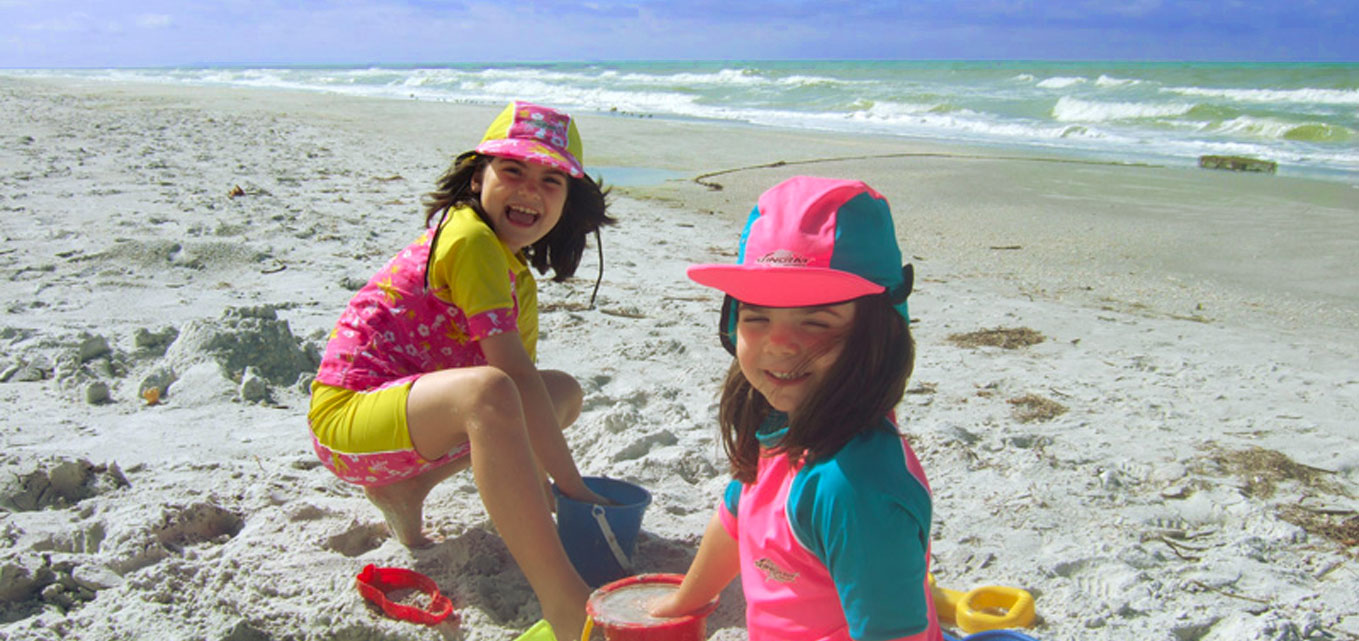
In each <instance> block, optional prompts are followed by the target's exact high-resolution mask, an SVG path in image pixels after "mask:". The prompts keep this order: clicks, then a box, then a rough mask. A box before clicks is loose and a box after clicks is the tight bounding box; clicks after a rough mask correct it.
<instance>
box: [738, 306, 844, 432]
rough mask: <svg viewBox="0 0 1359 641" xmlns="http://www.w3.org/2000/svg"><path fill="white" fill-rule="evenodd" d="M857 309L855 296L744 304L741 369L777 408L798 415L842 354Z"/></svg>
mask: <svg viewBox="0 0 1359 641" xmlns="http://www.w3.org/2000/svg"><path fill="white" fill-rule="evenodd" d="M854 313H855V303H854V302H853V301H851V302H848V303H841V304H839V305H827V306H824V307H790V308H773V307H756V306H754V305H746V304H744V303H742V304H741V307H740V309H739V310H738V312H737V317H736V360H737V362H738V363H740V365H741V373H743V374H745V377H746V380H748V381H750V384H751V385H752V386H754V387H755V389H757V390H759V392H760V393H761V394H763V395H764V397H765V400H767V401H769V404H770V405H771V406H773V408H774V409H776V410H779V411H781V412H786V413H788V414H795V413H796V411H797V408H798V406H799V405H801V404H802V402H803V401H804V400H806V399H807V398H808V397H809V396H811V394H812V392H814V391H815V390H816V389H817V388H819V387H820V386H821V383H822V381H824V380H825V376H826V374H827V372H829V371H830V369H831V367H832V366H833V365H835V361H836V360H837V359H838V358H839V357H840V352H841V351H842V350H843V349H844V336H845V332H846V331H848V329H849V327H850V325H852V324H853V322H854Z"/></svg>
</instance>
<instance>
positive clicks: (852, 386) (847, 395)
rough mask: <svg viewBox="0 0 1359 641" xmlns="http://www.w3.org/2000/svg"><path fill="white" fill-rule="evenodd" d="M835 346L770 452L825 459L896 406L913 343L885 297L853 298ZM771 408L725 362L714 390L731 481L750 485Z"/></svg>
mask: <svg viewBox="0 0 1359 641" xmlns="http://www.w3.org/2000/svg"><path fill="white" fill-rule="evenodd" d="M842 340H843V341H844V348H843V351H842V352H841V353H840V356H839V358H838V359H836V361H835V363H834V364H833V365H832V366H831V368H830V371H829V372H827V373H826V376H825V377H823V379H822V380H823V381H824V382H823V383H822V384H821V386H820V387H818V388H817V389H815V390H813V391H812V393H811V394H810V395H808V396H807V398H806V399H805V400H804V401H803V402H802V405H801V406H800V407H799V408H798V411H797V412H796V414H793V415H791V416H789V425H788V434H787V435H786V436H785V437H783V439H782V440H781V441H780V442H779V444H778V446H777V447H776V448H775V450H774V451H776V452H779V453H786V454H787V455H788V456H789V457H790V458H791V459H792V460H795V461H797V460H800V461H802V462H803V463H810V462H813V461H816V460H818V459H821V458H824V457H828V456H831V455H833V454H835V453H836V452H838V451H839V450H840V448H842V447H844V446H845V444H846V443H848V442H849V441H850V439H852V438H854V437H855V436H858V435H859V434H860V433H862V432H865V431H868V430H873V429H879V428H880V427H881V426H882V422H881V420H880V419H881V418H882V417H884V416H887V415H888V414H889V413H890V412H891V411H892V408H893V407H896V404H897V403H898V402H900V401H901V397H902V395H903V394H905V392H906V381H907V380H908V379H910V377H911V371H912V369H913V368H914V366H915V341H914V339H912V338H911V328H910V327H909V326H908V325H907V323H906V319H905V318H904V317H902V315H901V314H899V313H898V312H897V311H896V309H895V308H893V307H892V304H891V302H889V301H888V298H887V295H886V294H876V295H873V296H865V297H863V298H859V299H857V301H856V309H855V313H854V320H853V322H852V323H851V324H850V327H849V328H848V330H847V332H846V334H845V336H844V337H843V338H842ZM772 410H773V407H771V406H770V405H769V402H768V401H767V400H765V398H764V395H763V394H761V393H760V392H759V391H758V390H756V389H755V387H754V386H753V385H751V384H750V381H748V380H746V377H745V375H744V374H742V373H741V365H740V363H739V362H737V361H735V360H733V361H732V365H731V369H730V370H729V371H728V372H727V379H726V382H724V383H723V385H722V402H721V406H720V409H719V410H718V422H719V424H720V428H721V432H722V446H723V448H724V449H725V450H726V452H727V458H728V460H729V461H730V462H731V468H732V474H733V475H734V476H735V477H736V479H737V480H740V481H742V482H745V483H750V482H753V481H754V480H755V472H756V470H757V468H758V465H759V457H760V443H759V441H758V440H757V439H756V437H755V433H756V431H757V430H758V429H759V428H760V425H761V424H762V423H763V422H764V420H765V418H766V417H767V416H769V413H770V412H771V411H772Z"/></svg>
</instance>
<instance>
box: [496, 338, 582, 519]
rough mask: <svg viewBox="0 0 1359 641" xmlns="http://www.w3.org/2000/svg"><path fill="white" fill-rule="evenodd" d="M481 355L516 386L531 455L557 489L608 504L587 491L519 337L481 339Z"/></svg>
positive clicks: (578, 497) (536, 369)
mask: <svg viewBox="0 0 1359 641" xmlns="http://www.w3.org/2000/svg"><path fill="white" fill-rule="evenodd" d="M481 352H482V354H484V355H485V356H486V362H487V363H489V364H490V365H491V366H493V367H495V368H497V369H499V370H501V371H503V372H505V373H506V374H507V375H509V377H510V379H512V380H513V381H514V384H515V385H516V386H518V388H519V399H520V402H521V404H522V405H523V410H524V422H525V424H526V426H527V427H528V437H529V443H531V444H532V445H533V455H534V457H535V458H537V460H538V462H539V464H541V465H542V466H543V468H545V469H546V470H547V473H548V474H549V475H551V476H552V479H553V480H554V481H556V483H557V487H558V489H560V490H561V491H562V493H563V494H565V495H567V496H569V497H571V498H573V499H576V500H578V501H588V502H591V503H608V501H607V500H606V499H604V498H602V497H600V496H599V495H597V494H595V493H594V492H592V491H590V489H589V488H587V487H586V486H585V481H584V480H582V479H581V477H580V470H579V469H577V468H576V461H575V459H573V458H571V451H570V449H568V448H567V446H566V437H565V436H563V435H562V430H561V426H560V425H558V424H557V414H556V410H555V408H554V407H553V406H552V398H551V397H550V396H549V395H548V393H547V385H545V384H544V383H543V377H542V375H540V374H539V373H538V368H537V366H535V365H534V364H533V360H532V359H530V358H529V355H528V352H527V351H525V350H524V344H523V343H521V342H519V335H518V334H516V333H514V332H504V333H500V334H495V335H493V336H487V337H486V338H484V339H482V340H481Z"/></svg>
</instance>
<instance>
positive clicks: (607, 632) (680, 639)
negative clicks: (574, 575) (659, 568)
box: [581, 574, 717, 641]
mask: <svg viewBox="0 0 1359 641" xmlns="http://www.w3.org/2000/svg"><path fill="white" fill-rule="evenodd" d="M683 580H684V576H683V575H680V574H639V575H637V576H630V577H627V578H625V579H619V580H617V581H614V582H613V583H609V584H607V585H604V586H603V587H601V588H599V589H598V590H595V591H594V593H593V594H591V595H590V600H589V601H586V603H585V616H586V617H588V618H589V623H590V624H592V625H593V627H596V628H598V629H599V631H600V632H602V633H603V634H604V640H605V641H703V639H704V638H705V636H706V634H707V626H708V615H709V614H712V611H713V610H714V609H716V608H717V599H716V598H714V599H713V600H712V602H711V603H709V604H708V605H706V606H703V608H702V609H700V610H698V611H697V612H693V613H690V614H686V615H684V616H682V617H674V618H671V619H658V618H656V617H653V616H651V615H649V614H647V606H648V605H649V604H650V603H651V602H652V601H654V600H655V599H657V598H659V597H661V596H664V595H665V594H667V593H669V592H674V591H675V590H677V589H679V584H680V583H681V582H682V581H683ZM590 628H591V625H586V633H585V634H583V635H582V639H581V641H587V638H588V637H589V632H588V631H589V629H590ZM596 638H598V637H596Z"/></svg>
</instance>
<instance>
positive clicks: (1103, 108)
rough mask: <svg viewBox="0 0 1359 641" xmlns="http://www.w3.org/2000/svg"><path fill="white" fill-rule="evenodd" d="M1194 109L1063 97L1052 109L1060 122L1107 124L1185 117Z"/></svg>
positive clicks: (1183, 106)
mask: <svg viewBox="0 0 1359 641" xmlns="http://www.w3.org/2000/svg"><path fill="white" fill-rule="evenodd" d="M1193 108H1194V105H1192V104H1187V103H1171V104H1148V103H1141V102H1102V101H1094V100H1081V99H1080V98H1072V97H1070V96H1063V97H1061V98H1059V99H1058V100H1057V104H1056V105H1054V106H1053V107H1052V117H1053V118H1054V119H1055V120H1057V121H1058V122H1106V121H1110V120H1136V119H1141V118H1166V117H1174V116H1183V115H1185V114H1187V113H1189V111H1190V110H1191V109H1193Z"/></svg>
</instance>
